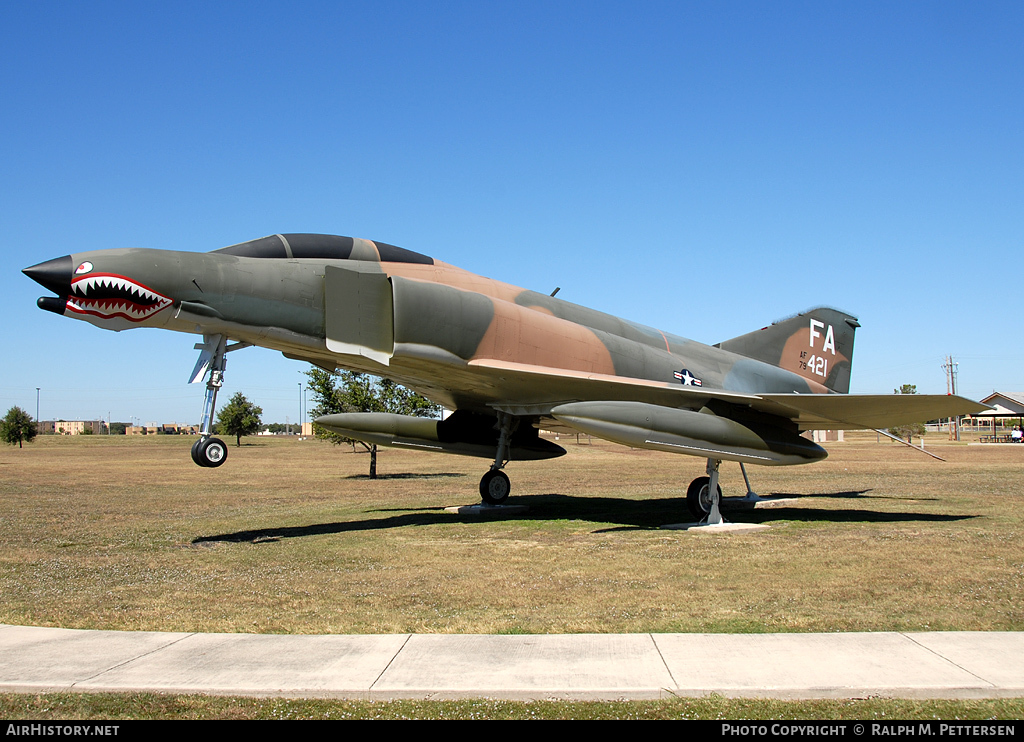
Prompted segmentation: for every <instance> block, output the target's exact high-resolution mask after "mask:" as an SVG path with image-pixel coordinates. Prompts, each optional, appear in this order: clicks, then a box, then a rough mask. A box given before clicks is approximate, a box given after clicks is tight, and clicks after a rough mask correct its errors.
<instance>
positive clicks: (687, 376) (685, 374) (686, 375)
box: [673, 368, 702, 386]
mask: <svg viewBox="0 0 1024 742" xmlns="http://www.w3.org/2000/svg"><path fill="white" fill-rule="evenodd" d="M673 376H675V377H676V378H677V379H679V380H680V381H681V382H683V386H701V385H702V382H701V380H700V379H698V378H697V377H696V376H694V375H693V374H691V373H690V372H689V371H688V370H687V369H685V368H684V369H683V370H682V371H676V372H675V373H674V374H673Z"/></svg>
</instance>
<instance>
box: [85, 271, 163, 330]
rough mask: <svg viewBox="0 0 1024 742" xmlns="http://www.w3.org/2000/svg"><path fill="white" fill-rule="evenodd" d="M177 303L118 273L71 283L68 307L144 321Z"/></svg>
mask: <svg viewBox="0 0 1024 742" xmlns="http://www.w3.org/2000/svg"><path fill="white" fill-rule="evenodd" d="M172 303H173V302H172V301H171V300H170V299H168V298H167V297H166V296H164V295H163V294H161V293H159V292H157V291H154V290H153V289H151V288H149V287H148V286H144V285H142V284H141V283H138V282H136V281H133V280H131V279H130V278H125V277H124V276H119V275H117V274H115V273H93V274H90V275H85V276H81V277H78V278H75V279H74V280H73V281H72V282H71V292H70V293H69V294H68V300H67V309H68V311H71V312H78V313H79V314H91V315H94V316H96V317H102V318H104V319H110V318H113V317H122V318H124V319H126V320H129V321H131V322H141V321H142V320H144V319H146V318H147V317H151V316H152V315H154V314H156V313H157V312H159V311H160V310H161V309H165V308H167V307H169V306H170V305H171V304H172Z"/></svg>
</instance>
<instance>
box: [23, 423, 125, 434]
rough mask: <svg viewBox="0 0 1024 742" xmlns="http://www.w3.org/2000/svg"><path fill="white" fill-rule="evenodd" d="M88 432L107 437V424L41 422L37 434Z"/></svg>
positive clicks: (37, 424) (38, 424) (37, 427)
mask: <svg viewBox="0 0 1024 742" xmlns="http://www.w3.org/2000/svg"><path fill="white" fill-rule="evenodd" d="M86 430H88V431H89V433H91V434H96V435H106V433H107V424H106V423H105V422H103V421H102V420H40V421H38V422H37V423H36V432H37V433H39V434H40V435H82V434H83V433H85V431H86Z"/></svg>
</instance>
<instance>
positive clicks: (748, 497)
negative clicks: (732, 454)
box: [740, 461, 761, 502]
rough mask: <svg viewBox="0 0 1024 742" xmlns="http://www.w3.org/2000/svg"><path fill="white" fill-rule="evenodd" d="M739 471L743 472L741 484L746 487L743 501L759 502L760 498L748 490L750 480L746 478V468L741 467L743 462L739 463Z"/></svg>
mask: <svg viewBox="0 0 1024 742" xmlns="http://www.w3.org/2000/svg"><path fill="white" fill-rule="evenodd" d="M740 471H741V472H743V482H744V483H745V484H746V485H747V494H746V495H744V496H743V499H744V500H745V501H747V502H760V501H761V498H760V497H759V496H758V494H757V493H756V492H754V490H752V489H750V479H749V478H748V477H747V468H746V467H745V466H743V462H742V461H741V462H740Z"/></svg>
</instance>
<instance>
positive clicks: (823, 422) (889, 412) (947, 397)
mask: <svg viewBox="0 0 1024 742" xmlns="http://www.w3.org/2000/svg"><path fill="white" fill-rule="evenodd" d="M759 396H760V400H759V401H758V403H757V404H756V405H754V406H755V407H756V408H757V409H759V410H760V411H762V412H767V413H770V414H773V415H779V416H780V417H787V418H789V419H790V420H793V421H794V422H795V423H796V424H797V425H798V426H799V427H800V429H801V430H820V429H829V430H863V429H874V428H889V427H893V426H895V425H905V424H908V423H918V422H925V421H926V420H936V419H939V418H943V417H955V416H957V415H966V414H970V413H974V412H981V411H982V410H987V409H991V408H989V407H988V405H983V404H981V403H979V402H975V401H973V400H970V399H967V398H966V397H957V396H954V395H952V394H761V395H759Z"/></svg>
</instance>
